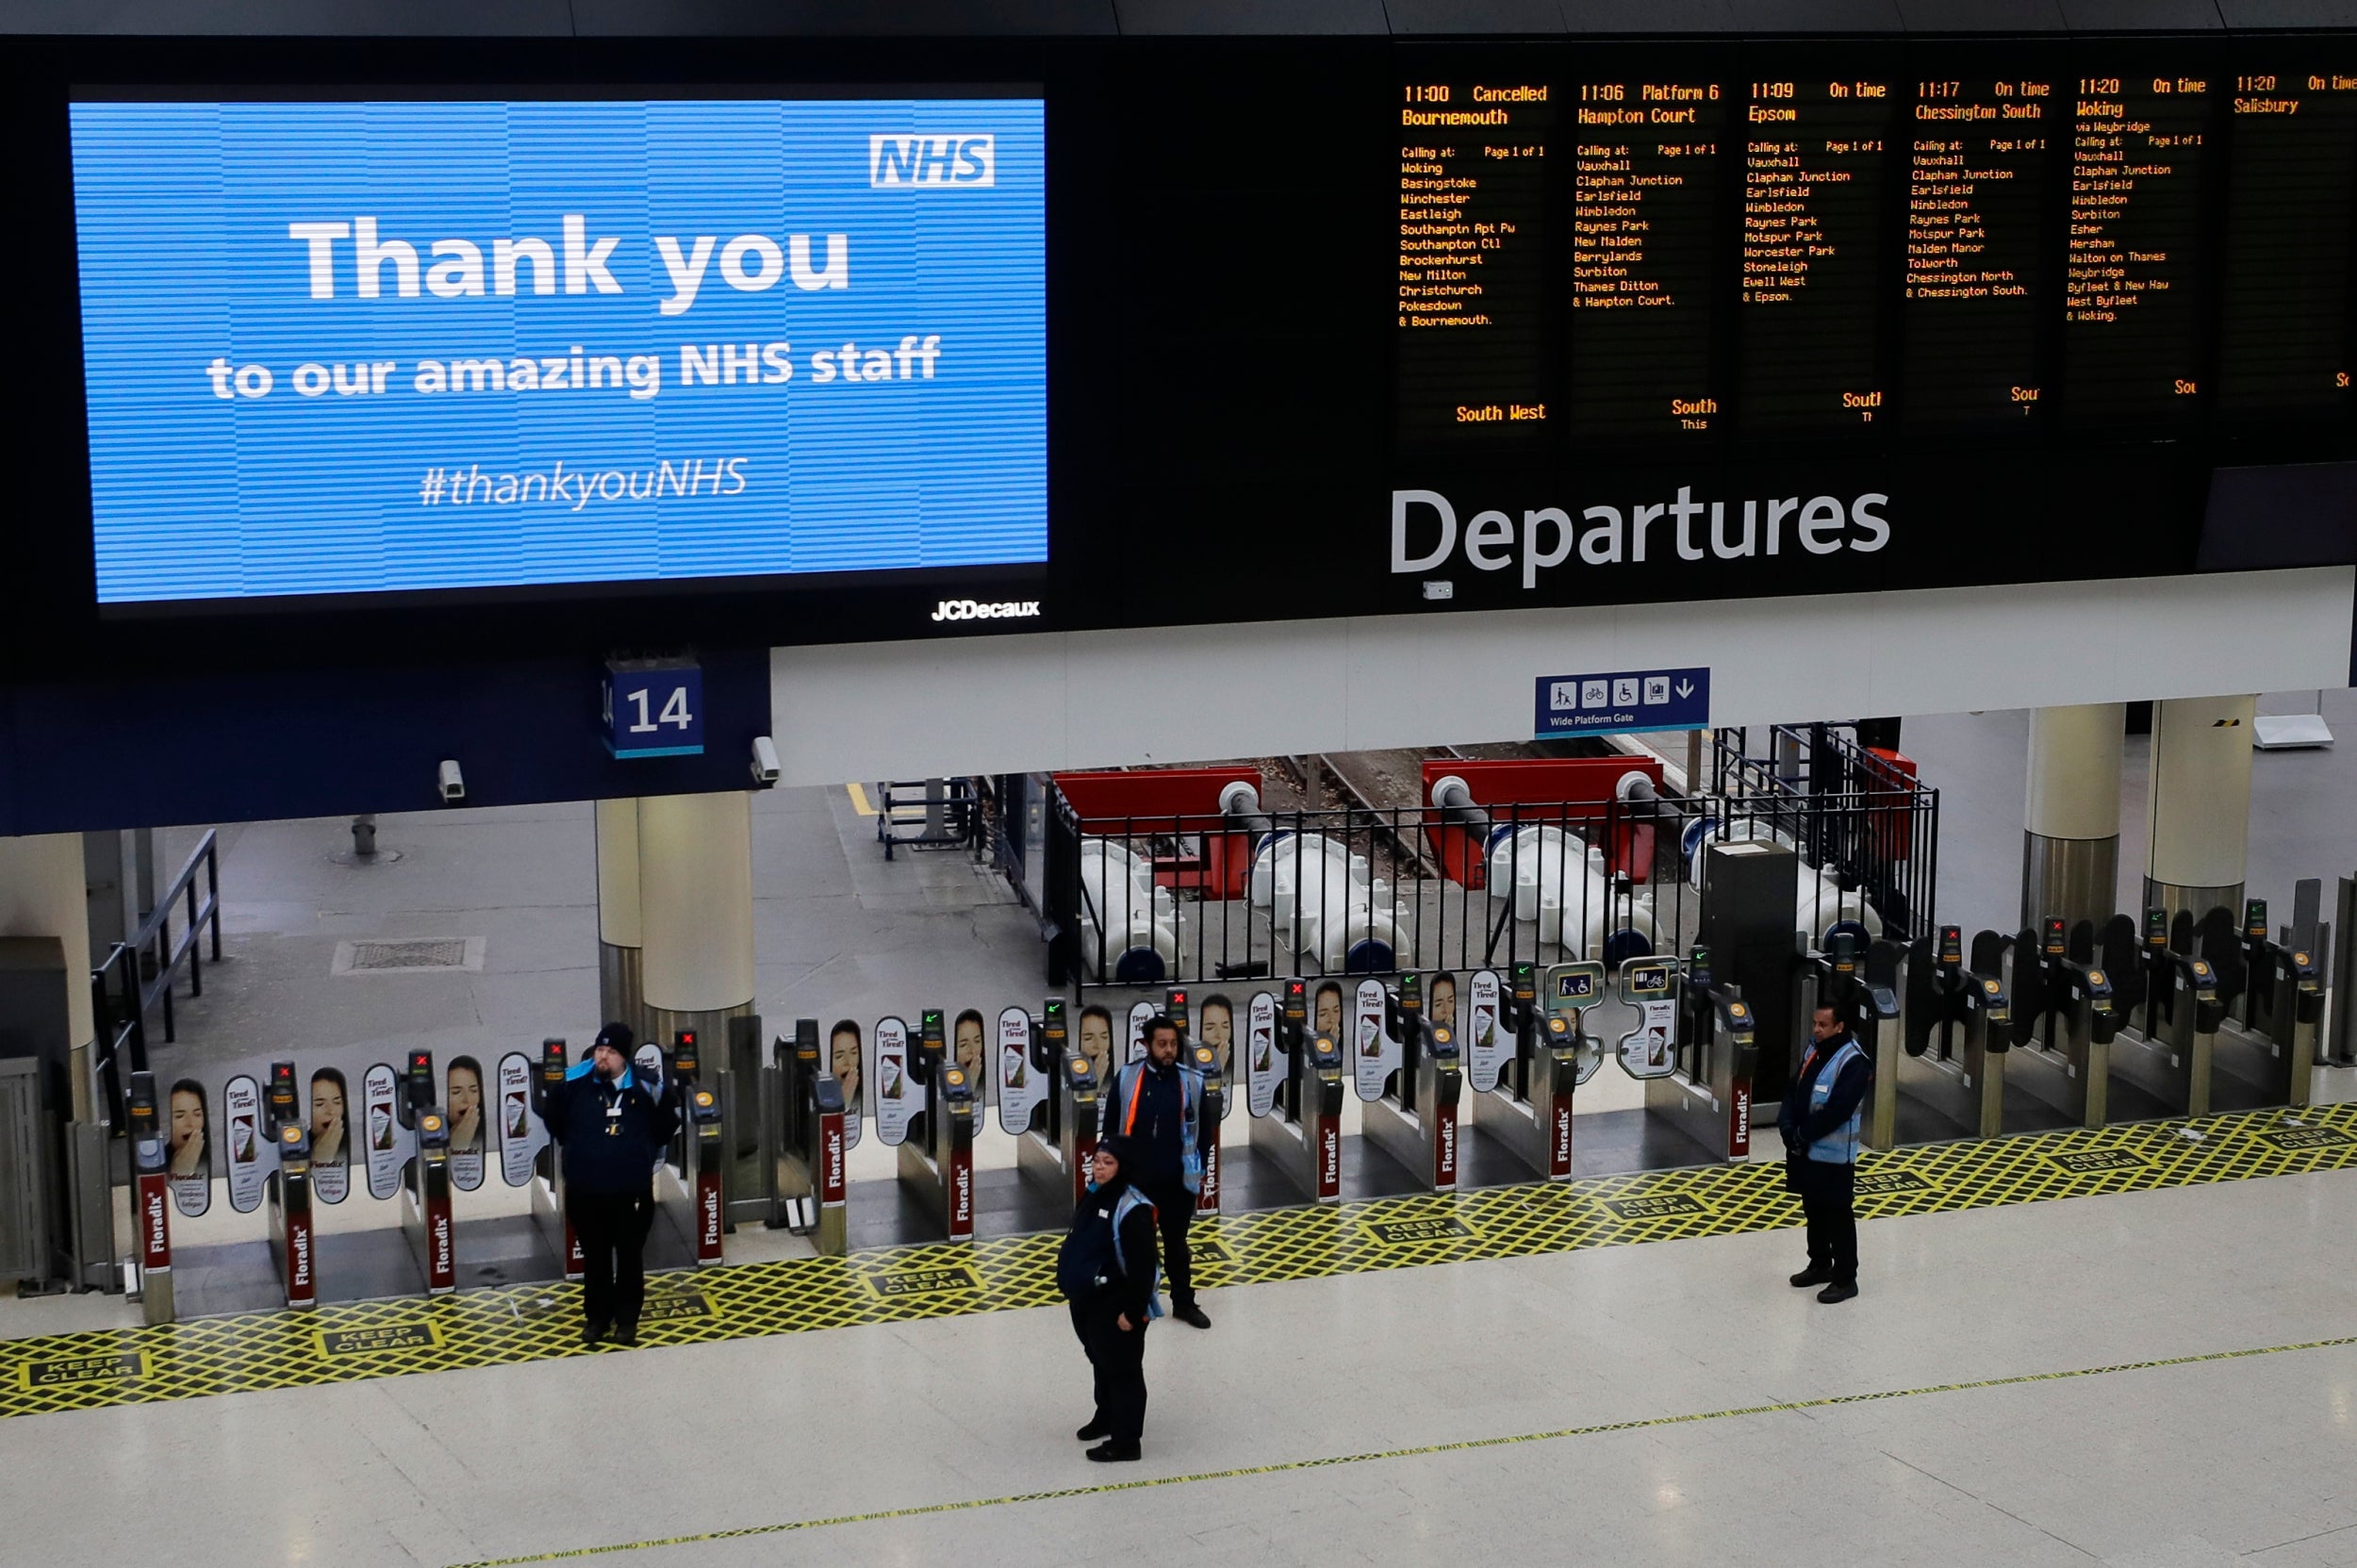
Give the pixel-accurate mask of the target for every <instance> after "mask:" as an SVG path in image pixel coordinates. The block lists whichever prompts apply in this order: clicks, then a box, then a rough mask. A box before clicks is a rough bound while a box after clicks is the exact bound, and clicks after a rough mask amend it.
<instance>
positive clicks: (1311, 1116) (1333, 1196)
mask: <svg viewBox="0 0 2357 1568" xmlns="http://www.w3.org/2000/svg"><path fill="white" fill-rule="evenodd" d="M1303 991H1304V987H1303V983H1302V982H1300V981H1297V980H1290V981H1287V982H1285V995H1284V1005H1283V1007H1282V1009H1281V1010H1280V1011H1279V1012H1278V1014H1277V1037H1278V1043H1279V1048H1281V1049H1282V1050H1283V1051H1284V1054H1285V1063H1286V1073H1285V1078H1284V1079H1283V1080H1282V1081H1280V1082H1279V1083H1278V1084H1277V1095H1276V1100H1275V1103H1274V1104H1272V1105H1271V1106H1270V1107H1269V1114H1267V1115H1265V1116H1254V1117H1252V1118H1250V1129H1249V1136H1250V1137H1251V1139H1252V1147H1255V1148H1259V1149H1262V1150H1265V1151H1266V1152H1267V1154H1268V1155H1269V1157H1270V1163H1271V1164H1275V1165H1276V1166H1277V1168H1278V1169H1279V1170H1281V1171H1283V1172H1284V1173H1285V1175H1286V1176H1287V1177H1288V1178H1289V1179H1290V1180H1292V1181H1293V1183H1294V1186H1296V1187H1298V1188H1300V1189H1301V1191H1302V1193H1303V1194H1304V1195H1305V1196H1307V1197H1310V1198H1311V1199H1312V1200H1314V1201H1316V1202H1319V1203H1339V1202H1341V1201H1342V1197H1343V1048H1342V1047H1341V1046H1340V1045H1339V1044H1338V1043H1336V1042H1335V1040H1334V1039H1333V1038H1332V1037H1331V1036H1329V1035H1325V1034H1316V1035H1310V1036H1308V1037H1307V1038H1305V1037H1304V1032H1303V1026H1304V1023H1305V1022H1306V1017H1305V1013H1304V995H1303Z"/></svg>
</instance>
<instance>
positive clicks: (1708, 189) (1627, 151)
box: [1571, 80, 1729, 438]
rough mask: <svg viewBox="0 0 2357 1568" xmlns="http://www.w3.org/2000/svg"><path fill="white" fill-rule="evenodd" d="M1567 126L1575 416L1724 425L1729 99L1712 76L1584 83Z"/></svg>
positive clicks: (1584, 432)
mask: <svg viewBox="0 0 2357 1568" xmlns="http://www.w3.org/2000/svg"><path fill="white" fill-rule="evenodd" d="M1578 99H1579V101H1578V106H1577V110H1576V114H1575V117H1574V119H1575V125H1574V132H1573V148H1572V152H1573V173H1572V255H1571V264H1572V287H1571V301H1572V313H1571V331H1572V373H1571V388H1572V395H1571V421H1572V427H1573V431H1574V435H1577V436H1581V437H1592V438H1617V437H1628V436H1638V437H1643V436H1693V435H1697V434H1700V433H1702V432H1705V431H1707V430H1709V429H1711V428H1712V426H1713V425H1714V424H1716V423H1717V422H1718V415H1719V399H1718V396H1717V392H1718V387H1717V385H1716V383H1715V382H1714V380H1713V376H1712V370H1711V348H1712V343H1713V337H1714V333H1715V331H1716V326H1717V321H1718V318H1719V316H1720V314H1721V311H1720V299H1719V295H1720V291H1721V290H1720V279H1719V275H1718V274H1719V272H1720V268H1719V267H1718V266H1717V265H1716V256H1717V248H1716V247H1715V246H1714V244H1713V243H1712V236H1713V234H1714V232H1715V231H1716V227H1717V219H1718V208H1719V202H1720V193H1721V190H1722V185H1721V173H1722V170H1723V169H1724V167H1725V160H1724V159H1723V158H1722V157H1721V154H1720V149H1721V147H1722V144H1723V143H1724V141H1725V136H1726V125H1727V108H1728V107H1729V99H1728V96H1727V93H1726V90H1725V88H1724V87H1723V85H1722V84H1721V83H1718V82H1715V81H1642V80H1639V81H1611V82H1583V83H1581V84H1580V86H1579V89H1578Z"/></svg>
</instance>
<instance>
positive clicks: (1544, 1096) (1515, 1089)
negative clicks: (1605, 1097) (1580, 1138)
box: [1473, 960, 1604, 1181]
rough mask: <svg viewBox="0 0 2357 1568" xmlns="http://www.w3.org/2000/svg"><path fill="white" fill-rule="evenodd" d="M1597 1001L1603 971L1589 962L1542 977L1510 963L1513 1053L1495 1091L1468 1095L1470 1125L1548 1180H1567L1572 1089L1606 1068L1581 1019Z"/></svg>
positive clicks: (1566, 966)
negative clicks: (1542, 996)
mask: <svg viewBox="0 0 2357 1568" xmlns="http://www.w3.org/2000/svg"><path fill="white" fill-rule="evenodd" d="M1542 986H1543V989H1544V991H1545V998H1544V1005H1543V1007H1542V1006H1541V999H1540V996H1539V993H1540V991H1541V987H1542ZM1603 999H1604V966H1603V965H1602V964H1599V963H1595V962H1593V961H1592V960H1583V961H1581V962H1578V963H1574V964H1555V965H1550V966H1548V967H1547V969H1546V971H1545V974H1544V975H1543V977H1542V976H1541V975H1540V974H1539V972H1538V968H1537V966H1535V965H1530V964H1517V965H1515V966H1514V969H1513V974H1512V977H1511V989H1510V991H1509V992H1508V999H1507V1000H1508V1005H1509V1006H1510V1008H1511V1010H1512V1013H1513V1018H1512V1024H1513V1030H1514V1056H1513V1059H1512V1060H1511V1061H1509V1062H1508V1063H1507V1064H1506V1065H1505V1070H1504V1071H1503V1072H1501V1073H1500V1074H1499V1075H1498V1084H1497V1087H1496V1088H1494V1089H1492V1090H1490V1091H1488V1092H1487V1093H1481V1092H1478V1091H1476V1092H1475V1095H1474V1096H1473V1123H1474V1126H1475V1127H1477V1128H1479V1129H1480V1130H1481V1131H1484V1132H1487V1133H1488V1134H1489V1135H1490V1136H1491V1138H1492V1140H1493V1141H1495V1142H1496V1143H1497V1144H1498V1145H1500V1146H1501V1147H1504V1148H1506V1149H1508V1150H1509V1151H1511V1152H1512V1153H1513V1154H1514V1155H1515V1156H1516V1157H1517V1158H1519V1159H1520V1160H1521V1161H1522V1162H1523V1163H1524V1164H1526V1165H1528V1166H1529V1167H1530V1168H1531V1169H1532V1170H1533V1171H1535V1172H1536V1173H1538V1174H1539V1175H1541V1176H1542V1177H1544V1178H1546V1179H1547V1180H1550V1181H1568V1180H1571V1179H1572V1096H1573V1092H1574V1090H1576V1089H1577V1088H1578V1086H1579V1085H1580V1084H1582V1083H1585V1082H1586V1081H1588V1080H1589V1079H1591V1078H1592V1077H1594V1076H1595V1072H1596V1069H1597V1068H1598V1067H1600V1066H1602V1065H1604V1042H1603V1041H1601V1040H1591V1039H1590V1038H1589V1037H1588V1035H1587V1033H1586V1032H1585V1031H1584V1030H1583V1029H1582V1027H1581V1019H1582V1016H1583V1015H1585V1014H1586V1013H1587V1011H1588V1009H1590V1008H1591V1007H1593V1006H1595V1005H1596V1004H1597V1003H1598V1002H1600V1001H1602V1000H1603Z"/></svg>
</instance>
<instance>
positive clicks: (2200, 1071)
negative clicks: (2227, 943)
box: [2112, 909, 2227, 1116]
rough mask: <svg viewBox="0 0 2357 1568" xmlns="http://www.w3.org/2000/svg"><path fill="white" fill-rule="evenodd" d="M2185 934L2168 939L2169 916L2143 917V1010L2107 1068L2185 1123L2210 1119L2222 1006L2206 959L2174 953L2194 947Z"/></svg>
mask: <svg viewBox="0 0 2357 1568" xmlns="http://www.w3.org/2000/svg"><path fill="white" fill-rule="evenodd" d="M2186 924H2187V927H2188V929H2186V930H2184V931H2176V932H2173V931H2172V930H2171V923H2170V921H2169V918H2168V914H2167V911H2166V910H2160V909H2148V910H2146V911H2145V912H2144V950H2143V953H2142V955H2141V961H2142V970H2143V973H2142V976H2141V978H2142V980H2143V982H2144V1010H2143V1012H2142V1014H2141V1015H2138V1018H2137V1022H2138V1024H2139V1025H2140V1029H2139V1032H2137V1033H2134V1034H2121V1035H2120V1036H2119V1037H2118V1048H2116V1049H2115V1050H2114V1051H2113V1052H2112V1066H2113V1069H2114V1070H2115V1071H2116V1072H2118V1074H2119V1076H2120V1077H2121V1078H2122V1079H2124V1080H2126V1081H2128V1082H2131V1083H2134V1084H2135V1085H2136V1086H2137V1087H2139V1088H2141V1089H2143V1090H2144V1091H2145V1092H2146V1093H2148V1094H2150V1095H2152V1096H2153V1097H2155V1098H2157V1099H2159V1100H2160V1102H2161V1104H2162V1106H2163V1107H2164V1108H2165V1109H2166V1110H2167V1111H2168V1112H2170V1113H2172V1114H2180V1115H2186V1116H2205V1115H2207V1114H2209V1113H2210V1089H2211V1081H2212V1069H2213V1065H2214V1060H2215V1058H2216V1056H2217V1034H2218V1029H2219V1026H2220V1025H2222V1024H2223V1023H2225V1021H2226V1009H2227V999H2226V998H2225V997H2223V996H2221V995H2220V994H2219V987H2218V975H2217V970H2216V969H2215V968H2214V967H2212V966H2211V964H2210V962H2209V960H2207V959H2205V958H2197V957H2195V956H2194V955H2193V954H2192V953H2191V952H2188V951H2184V950H2183V949H2180V947H2179V946H2178V941H2179V940H2180V939H2181V938H2182V939H2183V940H2184V943H2185V944H2186V946H2188V947H2190V945H2191V941H2192V935H2191V931H2190V929H2189V927H2190V923H2189V922H2187V923H2186Z"/></svg>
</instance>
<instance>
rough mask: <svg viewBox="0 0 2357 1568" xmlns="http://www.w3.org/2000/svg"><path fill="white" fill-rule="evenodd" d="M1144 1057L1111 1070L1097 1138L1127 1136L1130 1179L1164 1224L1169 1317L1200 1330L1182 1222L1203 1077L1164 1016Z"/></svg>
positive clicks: (1195, 1182)
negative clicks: (1181, 1056)
mask: <svg viewBox="0 0 2357 1568" xmlns="http://www.w3.org/2000/svg"><path fill="white" fill-rule="evenodd" d="M1145 1036H1146V1055H1145V1056H1144V1057H1143V1058H1141V1059H1140V1060H1138V1061H1135V1062H1131V1063H1129V1065H1126V1066H1124V1067H1123V1068H1122V1069H1121V1070H1120V1071H1119V1072H1117V1073H1115V1074H1114V1075H1113V1089H1112V1092H1111V1093H1109V1094H1108V1095H1106V1097H1105V1121H1104V1126H1103V1128H1102V1129H1101V1130H1100V1131H1099V1134H1098V1135H1099V1136H1100V1137H1103V1138H1110V1137H1113V1136H1116V1135H1117V1136H1120V1137H1123V1138H1127V1139H1128V1140H1129V1148H1130V1153H1131V1155H1132V1157H1133V1158H1132V1164H1131V1165H1130V1168H1129V1180H1130V1182H1131V1183H1132V1184H1133V1185H1134V1186H1136V1187H1137V1189H1138V1190H1139V1191H1140V1192H1142V1193H1144V1194H1145V1195H1146V1198H1147V1200H1148V1201H1150V1202H1151V1203H1152V1204H1153V1205H1154V1215H1155V1219H1156V1222H1157V1223H1158V1224H1159V1225H1160V1226H1161V1228H1162V1261H1163V1263H1164V1265H1165V1266H1166V1267H1167V1268H1168V1269H1169V1270H1170V1315H1171V1316H1173V1317H1175V1318H1177V1319H1178V1321H1179V1322H1181V1323H1188V1324H1193V1325H1194V1326H1195V1328H1197V1329H1209V1328H1210V1327H1211V1318H1210V1317H1209V1316H1207V1315H1206V1314H1205V1313H1204V1311H1203V1309H1202V1308H1200V1307H1198V1306H1196V1305H1195V1267H1194V1259H1193V1258H1192V1256H1191V1255H1190V1254H1189V1253H1188V1251H1187V1227H1189V1226H1190V1225H1193V1224H1194V1223H1195V1195H1196V1194H1197V1193H1200V1192H1201V1191H1202V1190H1203V1154H1202V1150H1201V1147H1200V1146H1199V1145H1198V1144H1197V1143H1196V1141H1195V1130H1196V1129H1197V1128H1198V1127H1200V1126H1201V1125H1202V1121H1203V1075H1202V1074H1201V1073H1199V1072H1197V1071H1195V1069H1194V1068H1193V1067H1190V1066H1188V1065H1185V1064H1183V1063H1181V1062H1180V1061H1179V1060H1178V1025H1177V1024H1175V1023H1172V1022H1171V1021H1170V1018H1169V1015H1166V1014H1162V1013H1157V1014H1155V1015H1153V1016H1152V1017H1150V1018H1148V1019H1146V1029H1145Z"/></svg>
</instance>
